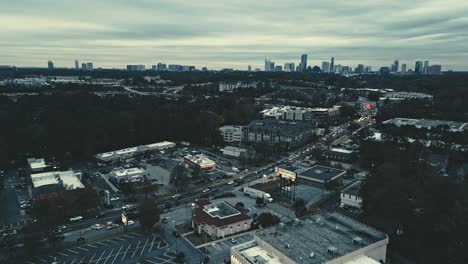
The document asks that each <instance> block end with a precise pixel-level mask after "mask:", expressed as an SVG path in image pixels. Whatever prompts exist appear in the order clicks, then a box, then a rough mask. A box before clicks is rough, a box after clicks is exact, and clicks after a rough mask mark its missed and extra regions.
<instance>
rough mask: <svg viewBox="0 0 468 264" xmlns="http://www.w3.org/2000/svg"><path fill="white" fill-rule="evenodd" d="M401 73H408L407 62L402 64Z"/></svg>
mask: <svg viewBox="0 0 468 264" xmlns="http://www.w3.org/2000/svg"><path fill="white" fill-rule="evenodd" d="M401 73H403V74H405V73H406V64H405V63H403V64H402V65H401Z"/></svg>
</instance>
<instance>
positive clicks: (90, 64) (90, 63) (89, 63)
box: [86, 62, 94, 71]
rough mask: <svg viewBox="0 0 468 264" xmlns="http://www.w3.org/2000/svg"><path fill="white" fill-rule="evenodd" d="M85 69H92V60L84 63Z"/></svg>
mask: <svg viewBox="0 0 468 264" xmlns="http://www.w3.org/2000/svg"><path fill="white" fill-rule="evenodd" d="M86 69H87V70H88V71H92V70H94V66H93V63H92V62H88V63H86Z"/></svg>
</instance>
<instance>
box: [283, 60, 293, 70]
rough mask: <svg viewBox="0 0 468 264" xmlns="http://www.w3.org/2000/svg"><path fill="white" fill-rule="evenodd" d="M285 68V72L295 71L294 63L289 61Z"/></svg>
mask: <svg viewBox="0 0 468 264" xmlns="http://www.w3.org/2000/svg"><path fill="white" fill-rule="evenodd" d="M283 70H284V71H285V72H293V71H294V63H289V62H287V63H285V64H284V68H283Z"/></svg>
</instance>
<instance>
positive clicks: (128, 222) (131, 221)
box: [127, 220, 135, 226]
mask: <svg viewBox="0 0 468 264" xmlns="http://www.w3.org/2000/svg"><path fill="white" fill-rule="evenodd" d="M134 224H135V221H133V220H128V221H127V225H128V226H129V225H134Z"/></svg>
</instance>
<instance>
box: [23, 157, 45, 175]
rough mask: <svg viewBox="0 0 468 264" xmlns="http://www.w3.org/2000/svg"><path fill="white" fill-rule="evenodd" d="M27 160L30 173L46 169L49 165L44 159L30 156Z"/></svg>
mask: <svg viewBox="0 0 468 264" xmlns="http://www.w3.org/2000/svg"><path fill="white" fill-rule="evenodd" d="M27 161H28V166H29V171H30V172H31V173H36V172H41V171H44V170H46V169H47V168H48V167H49V165H47V164H46V161H45V159H36V158H30V159H27Z"/></svg>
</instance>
